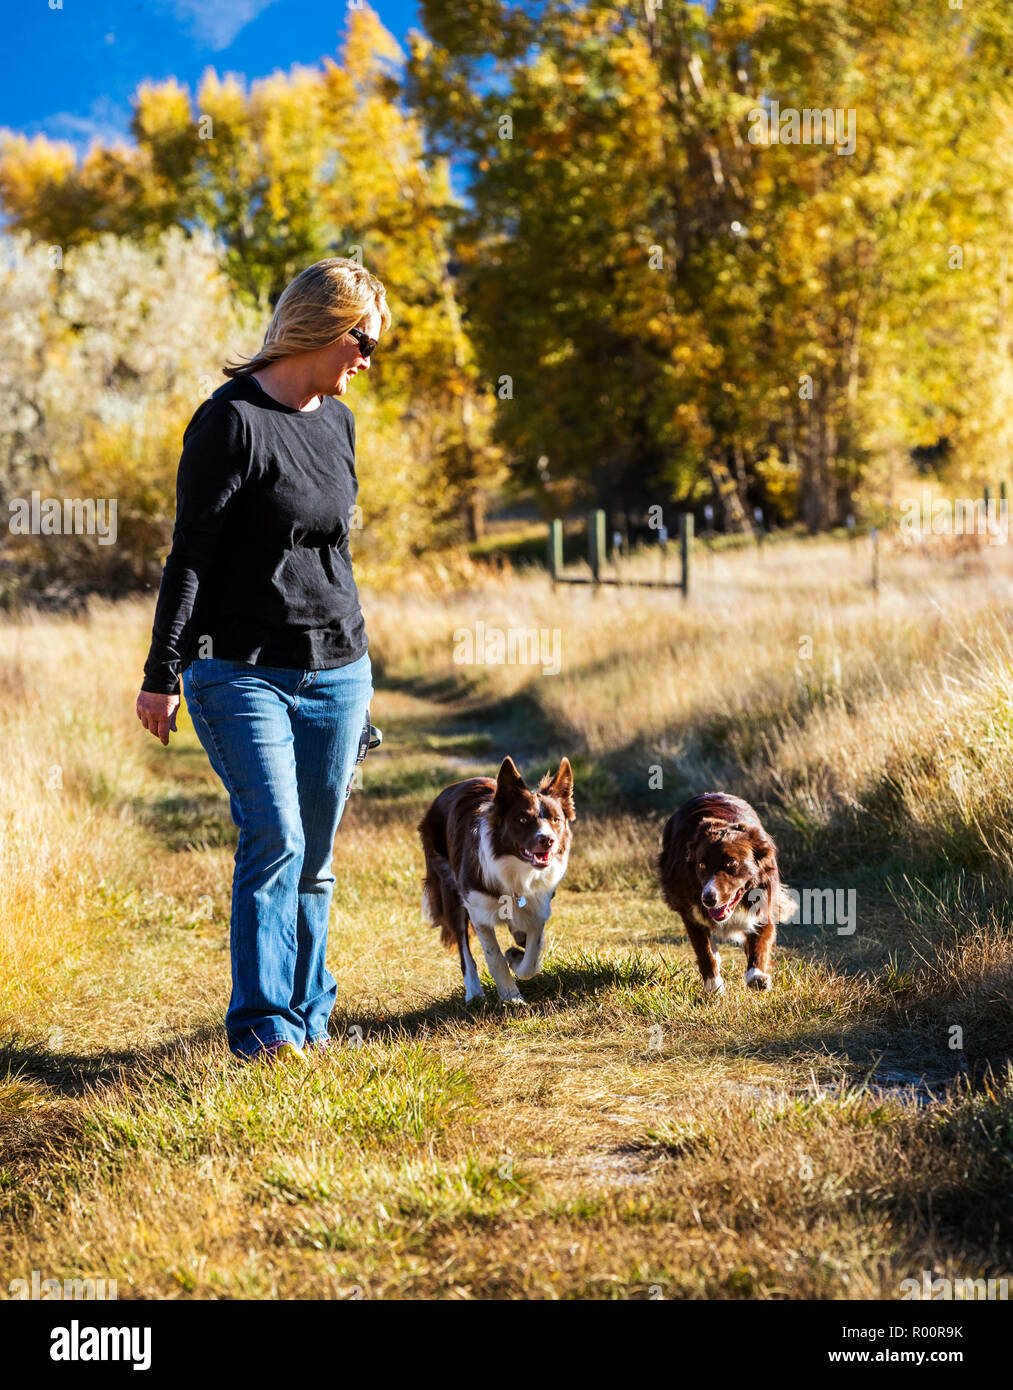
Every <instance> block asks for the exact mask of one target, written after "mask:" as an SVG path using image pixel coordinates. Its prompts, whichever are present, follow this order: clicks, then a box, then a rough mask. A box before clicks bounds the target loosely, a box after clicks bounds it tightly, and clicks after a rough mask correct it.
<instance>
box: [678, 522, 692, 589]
mask: <svg viewBox="0 0 1013 1390" xmlns="http://www.w3.org/2000/svg"><path fill="white" fill-rule="evenodd" d="M692 549H693V513H692V512H680V513H679V550H680V553H681V555H682V583H681V584H680V586H679V587H680V588H681V589H682V596H683V598H684V599H687V598H689V562H690V553H691V551H692Z"/></svg>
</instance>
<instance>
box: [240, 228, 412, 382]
mask: <svg viewBox="0 0 1013 1390" xmlns="http://www.w3.org/2000/svg"><path fill="white" fill-rule="evenodd" d="M374 306H375V307H376V309H377V311H378V312H379V315H380V322H381V325H382V327H383V328H384V329H386V328H388V327H389V326H390V309H389V308H388V307H387V291H386V289H385V288H384V285H383V282H382V281H381V280H378V279H377V278H376V276H375V275H372V274H370V272H369V271H368V270H366V268H365V267H364V266H361V265H360V264H359V262H358V261H352V260H349V259H348V258H347V257H345V256H329V257H328V258H327V260H324V261H316V262H315V263H314V264H313V265H311V266H307V267H306V269H305V270H302V271H300V272H299V274H298V275H297V276H296V277H295V279H294V280H292V281H291V282H290V283H289V284H288V285H286V286H285V288H284V289H283V290H282V292H281V296H280V298H279V299H278V303H277V304H276V305H275V308H274V313H273V315H272V316H271V322H270V323H269V324H268V326H267V332H266V333H265V335H264V344H263V347H262V348H261V349H260V351H259V352H258V353H256V354H255V355H254V356H253V357H251V358H249V359H248V360H247V361H246V362H240V363H238V364H237V365H235V366H232V365H228V364H227V365H226V366H224V367H223V368H222V371H223V372H224V373H225V375H226V376H231V377H237V376H249V375H250V373H251V372H257V371H259V370H260V369H261V367H266V366H267V365H268V363H269V362H277V361H279V359H280V358H282V357H292V356H294V355H295V354H296V353H298V352H313V351H315V350H316V349H317V348H322V347H328V346H329V345H330V344H331V343H335V342H337V340H338V339H339V338H342V337H344V335H345V334H346V333H347V332H348V330H349V329H350V328H355V327H356V326H357V325H358V323H359V321H360V319H362V317H363V316H364V315H365V314H367V313H368V312H369V310H370V309H371V308H373V307H374Z"/></svg>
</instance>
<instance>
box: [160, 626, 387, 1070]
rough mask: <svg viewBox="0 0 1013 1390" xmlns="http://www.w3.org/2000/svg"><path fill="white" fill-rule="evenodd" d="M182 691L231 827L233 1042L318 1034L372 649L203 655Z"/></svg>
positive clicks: (247, 1050)
mask: <svg viewBox="0 0 1013 1390" xmlns="http://www.w3.org/2000/svg"><path fill="white" fill-rule="evenodd" d="M183 694H184V695H185V697H186V704H187V709H188V710H189V712H190V717H191V719H192V720H193V726H194V729H195V730H196V732H197V737H198V739H200V742H201V744H202V746H203V748H204V750H205V752H206V753H207V755H208V758H209V759H210V761H211V766H212V767H213V768H214V770H215V772H217V774H218V776H219V777H220V778H221V779H222V781H223V782H224V784H225V789H226V791H227V792H228V793H229V798H230V802H231V810H232V819H233V820H234V821H235V823H236V825H237V827H238V828H239V844H238V846H237V849H236V867H235V872H234V874H233V878H232V917H231V927H230V946H231V953H232V998H231V1000H230V1003H229V1010H228V1013H227V1015H226V1018H225V1026H226V1030H227V1032H228V1037H229V1047H230V1048H231V1049H232V1051H233V1052H235V1053H237V1054H238V1055H239V1056H241V1057H252V1056H253V1055H254V1054H256V1053H257V1052H259V1051H261V1050H262V1049H264V1048H269V1049H273V1048H275V1047H277V1046H278V1045H279V1044H280V1043H286V1042H288V1043H295V1045H296V1046H297V1047H302V1046H303V1044H304V1043H307V1042H308V1043H320V1042H322V1041H324V1040H325V1039H326V1037H327V1020H328V1018H329V1017H330V1013H331V1009H332V1008H333V1007H334V1000H335V997H336V994H337V982H336V981H335V979H334V976H333V975H332V974H331V973H330V971H329V970H328V969H327V964H326V959H325V958H326V952H327V923H328V918H329V916H330V907H331V895H332V892H333V888H334V875H333V873H332V871H331V852H332V850H333V848H334V835H335V832H336V830H337V828H338V822H339V821H340V820H341V814H342V812H343V810H344V806H345V790H346V788H347V786H348V780H349V778H350V777H351V775H352V772H353V769H354V767H355V757H356V753H357V751H358V745H359V733H360V731H361V729H362V726H363V723H364V722H365V718H366V709H367V707H368V706H369V703H370V700H371V698H372V695H373V682H372V664H371V662H370V659H369V653H368V652H365V653H363V655H362V656H361V657H359V659H358V660H357V661H353V662H351V663H350V664H349V665H348V666H336V667H334V668H332V669H330V670H320V671H299V670H289V669H288V668H285V667H280V666H254V665H251V664H250V663H249V662H245V661H231V660H227V659H226V658H224V657H205V658H203V659H199V660H196V661H194V662H193V663H192V664H191V665H190V666H188V667H187V669H186V670H185V671H184V672H183Z"/></svg>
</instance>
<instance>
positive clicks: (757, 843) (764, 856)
mask: <svg viewBox="0 0 1013 1390" xmlns="http://www.w3.org/2000/svg"><path fill="white" fill-rule="evenodd" d="M742 828H743V830H747V829H748V831H749V838H750V843H751V845H752V850H753V858H754V859H755V860H756V868H757V871H758V873H759V876H760V877H761V878H765V877H769V875H771V874H776V873H777V848H776V846H775V844H774V841H773V840H772V839H771V838H770V836H769V835H768V834H767V832H766V831H765V830H758V829H757V827H756V826H755V825H751V826H743V827H742Z"/></svg>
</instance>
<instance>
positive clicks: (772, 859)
mask: <svg viewBox="0 0 1013 1390" xmlns="http://www.w3.org/2000/svg"><path fill="white" fill-rule="evenodd" d="M750 838H751V840H752V847H753V858H754V859H755V860H756V881H757V884H758V885H759V887H760V888H762V889H763V892H764V894H765V906H766V909H767V922H768V923H769V925H770V926H774V925H775V923H776V922H777V921H778V920H779V919H780V915H781V872H780V869H779V868H778V865H777V848H776V846H775V844H774V841H773V840H772V839H771V838H770V836H769V835H768V834H767V832H766V831H765V830H759V829H757V827H756V826H751V827H750Z"/></svg>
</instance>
